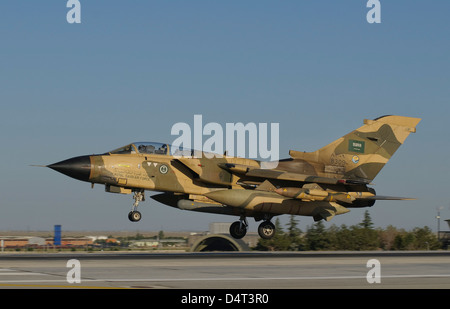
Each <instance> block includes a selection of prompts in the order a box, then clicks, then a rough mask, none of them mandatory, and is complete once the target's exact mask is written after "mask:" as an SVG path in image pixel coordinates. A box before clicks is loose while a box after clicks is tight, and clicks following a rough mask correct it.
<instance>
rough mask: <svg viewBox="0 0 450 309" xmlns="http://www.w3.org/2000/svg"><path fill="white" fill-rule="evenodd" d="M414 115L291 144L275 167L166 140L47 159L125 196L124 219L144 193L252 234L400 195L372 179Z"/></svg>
mask: <svg viewBox="0 0 450 309" xmlns="http://www.w3.org/2000/svg"><path fill="white" fill-rule="evenodd" d="M420 120H421V119H419V118H411V117H402V116H383V117H379V118H376V119H374V120H364V125H363V126H362V127H360V128H359V129H356V130H354V131H352V132H350V133H348V134H347V135H345V136H343V137H341V138H339V139H337V140H335V141H334V142H332V143H330V144H329V145H327V146H325V147H323V148H321V149H319V150H317V151H314V152H301V151H294V150H291V151H290V152H289V155H290V157H289V158H286V159H283V160H280V161H279V162H278V164H277V167H276V168H272V169H267V168H264V165H263V162H261V161H258V160H253V159H247V158H240V157H228V156H226V155H222V156H213V157H211V156H199V155H198V153H196V155H194V151H190V150H184V149H179V148H177V149H175V148H173V147H172V146H171V145H170V144H165V143H155V142H136V143H131V144H129V145H126V146H124V147H121V148H118V149H115V150H112V151H109V152H106V153H103V154H96V155H84V156H78V157H74V158H71V159H68V160H64V161H61V162H58V163H54V164H51V165H48V166H47V167H49V168H51V169H53V170H56V171H58V172H60V173H62V174H65V175H67V176H70V177H72V178H75V179H78V180H81V181H85V182H89V183H91V184H92V187H93V186H94V184H101V185H104V186H105V190H106V192H111V193H121V194H133V200H134V203H133V206H132V209H131V211H130V212H129V214H128V218H129V220H131V221H133V222H136V221H139V220H140V219H141V213H140V212H139V211H138V210H137V208H138V205H139V203H140V202H141V201H144V200H145V195H144V193H145V191H158V192H159V193H158V194H155V195H153V196H151V198H152V199H154V200H156V201H158V202H160V203H163V204H165V205H168V206H172V207H175V208H179V209H182V210H191V211H198V212H206V213H215V214H224V215H232V216H237V217H239V220H238V221H236V222H234V223H232V224H231V226H230V234H231V236H233V237H234V238H237V239H239V238H242V237H244V236H245V235H246V232H247V229H248V226H249V225H248V222H247V218H248V217H253V218H254V219H255V221H256V222H258V221H262V223H261V224H260V225H259V227H258V233H259V235H260V237H262V238H264V239H270V238H272V237H273V236H274V234H275V226H274V224H273V223H272V222H271V219H272V218H273V217H274V216H277V215H282V214H290V215H300V216H310V217H312V218H313V219H314V220H315V221H319V220H326V221H329V220H331V219H332V218H333V217H334V216H335V215H340V214H344V213H347V212H349V211H350V209H351V208H355V207H370V206H373V205H374V203H375V201H377V200H403V199H407V198H401V197H389V196H379V195H376V193H375V190H374V189H373V188H371V187H370V186H371V185H372V181H373V179H374V178H375V177H376V176H377V174H378V173H379V172H380V171H381V169H382V168H383V167H384V165H385V164H386V163H387V162H388V161H389V159H390V158H391V157H392V156H393V155H394V153H395V152H396V150H397V149H398V148H399V147H400V145H402V144H403V143H404V141H405V140H406V138H407V137H408V136H409V134H410V133H415V132H416V126H417V124H418V123H419V122H420Z"/></svg>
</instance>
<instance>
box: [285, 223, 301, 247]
mask: <svg viewBox="0 0 450 309" xmlns="http://www.w3.org/2000/svg"><path fill="white" fill-rule="evenodd" d="M297 225H298V221H297V220H296V219H295V216H294V215H291V216H290V218H289V223H288V229H287V230H288V233H287V236H288V239H289V241H290V244H289V248H288V250H290V251H297V250H302V249H303V247H304V244H303V239H302V237H301V234H302V231H301V230H300V229H299V228H298V227H297Z"/></svg>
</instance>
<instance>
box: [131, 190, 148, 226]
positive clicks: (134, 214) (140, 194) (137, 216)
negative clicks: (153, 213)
mask: <svg viewBox="0 0 450 309" xmlns="http://www.w3.org/2000/svg"><path fill="white" fill-rule="evenodd" d="M133 199H134V203H133V208H132V209H131V211H130V212H129V213H128V219H129V220H130V221H131V222H138V221H139V220H141V218H142V215H141V213H140V212H139V211H137V207H138V206H139V202H141V201H145V195H144V190H141V191H134V195H133Z"/></svg>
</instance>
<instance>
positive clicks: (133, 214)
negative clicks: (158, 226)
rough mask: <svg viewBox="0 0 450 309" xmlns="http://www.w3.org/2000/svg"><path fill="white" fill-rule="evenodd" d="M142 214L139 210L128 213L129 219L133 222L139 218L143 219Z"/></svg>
mask: <svg viewBox="0 0 450 309" xmlns="http://www.w3.org/2000/svg"><path fill="white" fill-rule="evenodd" d="M141 218H142V215H141V213H140V212H139V211H131V212H130V213H129V214H128V219H130V221H131V222H138V221H139V220H141Z"/></svg>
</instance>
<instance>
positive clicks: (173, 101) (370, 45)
mask: <svg viewBox="0 0 450 309" xmlns="http://www.w3.org/2000/svg"><path fill="white" fill-rule="evenodd" d="M80 2H81V5H82V8H81V21H82V22H81V24H69V23H67V21H66V14H67V12H68V10H69V9H68V8H66V3H67V1H64V0H58V1H56V0H53V1H31V0H29V1H25V0H20V1H12V0H6V1H2V2H1V3H0V37H1V43H0V44H1V48H0V102H1V103H0V104H1V109H0V130H1V131H0V132H1V134H0V143H1V145H3V146H2V152H1V155H0V157H1V160H0V161H1V162H0V172H1V175H2V177H0V213H1V215H0V230H7V229H29V230H52V228H53V225H54V224H61V225H62V226H63V229H66V230H76V229H78V230H80V229H97V230H109V229H120V230H132V231H134V230H160V229H164V230H190V229H193V230H207V229H208V224H209V223H210V222H222V221H225V222H232V221H234V220H235V218H234V217H228V216H217V215H209V214H198V213H194V212H186V211H181V210H177V209H172V208H170V207H167V206H164V205H161V204H158V203H156V202H154V201H152V200H151V199H149V198H147V201H146V202H143V203H141V206H140V211H141V212H142V214H143V219H142V221H141V222H139V223H131V222H129V221H128V219H127V217H126V215H127V213H128V211H129V210H130V208H131V204H132V199H131V197H130V196H128V195H126V196H123V195H116V194H110V193H105V192H104V189H103V187H102V186H95V188H94V189H93V190H92V189H91V188H90V185H89V184H87V183H83V182H79V181H76V180H74V179H71V178H68V177H65V176H63V175H61V174H58V173H55V172H54V171H51V170H49V169H40V168H34V167H30V166H29V165H30V164H50V163H54V162H57V161H60V160H63V159H66V158H70V157H73V156H78V155H83V154H92V153H102V152H105V151H108V150H111V149H114V148H117V147H120V146H122V145H125V144H127V143H129V142H132V141H167V142H172V141H173V140H174V137H173V136H171V135H170V130H171V127H172V125H173V124H175V123H176V122H186V123H190V124H192V123H193V117H194V114H201V115H202V116H203V121H204V123H207V122H217V123H220V124H225V123H227V122H243V123H249V122H255V123H260V122H276V123H279V126H280V157H282V158H283V157H288V151H289V149H295V150H302V151H303V150H304V151H313V150H316V149H317V148H319V147H322V146H324V145H326V144H328V143H329V142H331V141H333V140H335V139H337V138H338V137H340V136H342V135H344V134H346V133H347V132H349V131H351V130H353V129H355V128H357V127H359V126H360V125H361V124H362V121H363V119H364V118H369V119H373V118H376V117H378V116H381V115H386V114H395V115H404V116H412V117H420V118H422V119H423V120H422V122H421V123H420V124H419V126H418V128H417V133H416V134H414V135H411V136H410V137H409V138H408V140H407V141H406V143H405V145H403V146H402V147H401V148H400V150H399V151H398V152H397V153H396V155H395V156H394V157H393V159H392V160H391V161H389V163H388V165H387V166H386V167H385V168H384V169H383V170H382V172H381V173H380V174H379V175H378V177H377V178H376V179H375V184H376V185H375V189H376V190H377V192H378V193H379V194H382V195H398V196H413V197H417V198H418V200H417V201H408V202H377V204H376V205H375V206H374V207H372V208H366V209H368V210H369V211H370V214H371V216H372V219H373V221H374V223H375V226H380V227H385V226H387V225H389V224H392V225H394V226H397V227H400V228H405V229H412V228H414V227H416V226H429V227H430V228H432V229H434V230H435V229H436V225H437V224H436V219H435V216H436V209H437V207H443V209H442V211H441V216H442V217H443V219H447V218H450V208H449V207H450V201H449V199H448V198H447V194H446V193H447V192H448V186H449V185H450V182H449V180H448V176H447V175H448V174H449V172H450V168H449V167H450V163H449V162H450V161H449V155H448V154H449V153H450V141H449V133H450V128H449V126H448V117H449V115H450V106H449V104H448V101H449V97H450V87H449V85H450V39H449V37H450V35H449V34H450V33H449V32H450V20H449V19H448V12H449V9H450V3H449V2H448V1H444V0H442V1H433V2H429V1H381V4H382V8H381V14H382V15H381V16H382V17H381V21H382V22H381V24H369V23H367V21H366V14H367V12H368V10H369V9H368V8H366V3H367V2H366V1H331V0H327V1H325V0H323V1H299V0H296V1H253V0H252V1H250V0H248V1H199V0H190V1H175V0H171V1H124V0H122V1H101V0H98V1H92V0H90V1H89V0H81V1H80ZM147 197H148V195H147ZM366 209H353V210H352V211H351V212H350V213H349V214H345V215H342V216H337V217H336V218H334V219H333V220H332V221H331V222H330V223H327V226H329V225H330V224H333V223H334V224H337V225H340V224H347V225H352V224H357V223H359V222H360V221H361V219H362V216H363V213H364V211H365V210H366ZM298 219H300V228H302V229H303V230H305V229H306V227H307V226H308V225H311V224H312V223H313V220H312V218H309V217H298ZM283 220H284V221H286V217H282V221H283ZM250 224H251V227H252V228H256V226H257V224H256V223H255V222H254V221H253V220H250ZM441 226H442V227H443V226H444V222H441Z"/></svg>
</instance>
